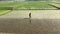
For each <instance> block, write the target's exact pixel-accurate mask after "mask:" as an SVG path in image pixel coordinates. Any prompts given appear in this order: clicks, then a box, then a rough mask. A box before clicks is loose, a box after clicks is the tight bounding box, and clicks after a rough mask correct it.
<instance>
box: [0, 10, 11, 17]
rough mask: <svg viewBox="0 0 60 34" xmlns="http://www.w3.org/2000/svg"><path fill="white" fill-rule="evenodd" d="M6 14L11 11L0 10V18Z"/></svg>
mask: <svg viewBox="0 0 60 34" xmlns="http://www.w3.org/2000/svg"><path fill="white" fill-rule="evenodd" d="M8 12H11V10H0V16H1V15H4V14H6V13H8Z"/></svg>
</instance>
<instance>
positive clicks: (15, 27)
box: [0, 19, 60, 34]
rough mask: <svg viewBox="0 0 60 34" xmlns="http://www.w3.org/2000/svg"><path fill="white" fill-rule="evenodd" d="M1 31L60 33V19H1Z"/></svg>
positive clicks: (18, 33)
mask: <svg viewBox="0 0 60 34" xmlns="http://www.w3.org/2000/svg"><path fill="white" fill-rule="evenodd" d="M0 32H3V33H4V32H6V33H14V34H60V19H31V23H30V21H29V19H0Z"/></svg>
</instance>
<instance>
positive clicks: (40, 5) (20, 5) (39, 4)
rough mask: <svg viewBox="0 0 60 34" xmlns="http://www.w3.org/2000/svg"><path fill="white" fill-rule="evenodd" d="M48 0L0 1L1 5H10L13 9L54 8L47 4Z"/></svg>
mask: <svg viewBox="0 0 60 34" xmlns="http://www.w3.org/2000/svg"><path fill="white" fill-rule="evenodd" d="M48 3H50V2H0V7H1V6H12V7H14V9H49V8H54V7H52V6H49V5H48Z"/></svg>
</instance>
